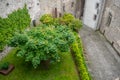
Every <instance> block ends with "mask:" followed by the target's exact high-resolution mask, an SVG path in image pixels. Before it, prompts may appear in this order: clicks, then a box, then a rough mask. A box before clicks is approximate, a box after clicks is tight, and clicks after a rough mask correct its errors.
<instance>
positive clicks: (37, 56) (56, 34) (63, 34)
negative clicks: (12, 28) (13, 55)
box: [9, 25, 74, 68]
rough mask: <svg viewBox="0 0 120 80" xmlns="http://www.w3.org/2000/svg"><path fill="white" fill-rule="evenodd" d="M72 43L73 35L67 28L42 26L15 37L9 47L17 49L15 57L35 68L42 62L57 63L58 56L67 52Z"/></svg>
mask: <svg viewBox="0 0 120 80" xmlns="http://www.w3.org/2000/svg"><path fill="white" fill-rule="evenodd" d="M23 41H24V42H23ZM73 41H74V34H73V33H72V31H71V30H70V29H69V28H67V27H65V26H56V27H55V26H45V25H42V26H40V27H39V26H38V27H36V28H32V29H31V30H30V31H27V32H25V33H24V34H17V35H15V36H14V37H13V38H12V39H11V41H10V44H9V45H10V46H13V47H18V48H19V50H18V51H17V56H19V57H23V58H25V61H29V62H31V63H32V65H33V67H34V68H37V66H38V65H39V64H40V62H41V61H42V60H50V62H59V61H60V55H59V54H60V53H61V52H68V51H69V47H70V45H71V44H72V43H73ZM22 43H23V44H22Z"/></svg>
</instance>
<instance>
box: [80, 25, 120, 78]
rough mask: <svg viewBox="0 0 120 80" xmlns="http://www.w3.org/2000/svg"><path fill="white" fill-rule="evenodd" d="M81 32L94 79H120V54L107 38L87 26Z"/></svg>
mask: <svg viewBox="0 0 120 80" xmlns="http://www.w3.org/2000/svg"><path fill="white" fill-rule="evenodd" d="M79 33H80V36H81V38H82V41H83V45H84V48H85V53H86V62H87V66H88V70H89V71H90V73H91V75H92V77H93V80H120V56H118V54H117V53H116V52H115V51H114V49H113V48H112V47H111V45H110V44H109V43H108V42H107V41H106V39H105V38H104V37H103V36H102V35H101V34H100V33H99V32H95V31H93V30H92V29H90V28H88V27H86V26H85V27H83V28H82V29H81V30H80V32H79Z"/></svg>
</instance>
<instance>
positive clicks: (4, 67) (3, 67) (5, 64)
mask: <svg viewBox="0 0 120 80" xmlns="http://www.w3.org/2000/svg"><path fill="white" fill-rule="evenodd" d="M8 67H9V63H8V62H4V63H2V64H0V70H1V69H4V70H6V69H8Z"/></svg>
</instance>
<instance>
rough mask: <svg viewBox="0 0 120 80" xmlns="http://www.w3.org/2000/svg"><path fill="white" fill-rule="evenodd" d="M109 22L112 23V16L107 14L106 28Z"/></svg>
mask: <svg viewBox="0 0 120 80" xmlns="http://www.w3.org/2000/svg"><path fill="white" fill-rule="evenodd" d="M111 21H112V14H111V13H110V12H109V14H108V19H107V23H106V25H107V26H110V24H111Z"/></svg>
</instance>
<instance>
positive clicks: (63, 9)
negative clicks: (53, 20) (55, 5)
mask: <svg viewBox="0 0 120 80" xmlns="http://www.w3.org/2000/svg"><path fill="white" fill-rule="evenodd" d="M63 12H65V4H63Z"/></svg>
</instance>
